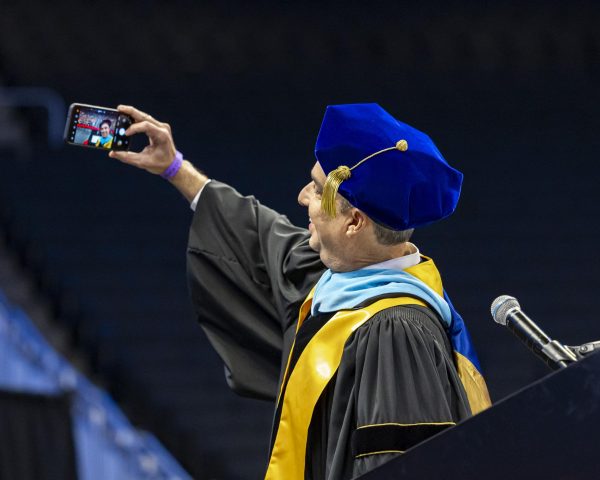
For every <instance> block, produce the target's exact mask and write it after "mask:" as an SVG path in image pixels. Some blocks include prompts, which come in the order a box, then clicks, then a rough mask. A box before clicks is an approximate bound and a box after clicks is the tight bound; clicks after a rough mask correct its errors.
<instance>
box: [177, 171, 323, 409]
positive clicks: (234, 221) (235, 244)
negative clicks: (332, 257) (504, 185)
mask: <svg viewBox="0 0 600 480" xmlns="http://www.w3.org/2000/svg"><path fill="white" fill-rule="evenodd" d="M308 238H309V234H308V231H307V230H306V229H302V228H299V227H296V226H294V225H292V224H291V223H290V222H289V220H288V219H287V217H285V216H283V215H280V214H278V213H277V212H275V211H273V210H271V209H270V208H267V207H265V206H263V205H261V204H260V203H259V202H258V201H257V200H256V199H255V198H254V197H245V196H242V195H240V194H239V193H238V192H237V191H235V190H234V189H233V188H231V187H229V186H228V185H225V184H223V183H220V182H217V181H215V180H213V181H211V182H210V183H209V184H207V185H206V187H205V188H204V191H203V192H202V196H201V198H200V201H199V202H198V205H197V207H196V211H195V213H194V219H193V222H192V225H191V228H190V234H189V241H188V253H187V272H188V284H189V288H190V293H191V297H192V302H193V304H194V307H195V310H196V313H197V315H198V319H199V321H200V323H201V325H202V327H203V329H204V330H205V332H206V334H207V336H208V338H209V340H210V342H211V343H212V345H213V346H214V348H215V349H216V351H217V352H218V353H219V355H220V356H221V358H222V359H223V361H224V363H225V367H226V376H227V381H228V383H229V385H230V386H231V388H233V389H234V390H235V391H237V392H238V393H240V394H243V395H248V396H254V397H259V398H274V396H275V392H276V389H277V383H278V381H279V375H280V369H281V359H282V353H284V354H285V350H286V349H287V348H288V347H289V344H290V343H291V340H292V338H293V333H294V332H293V329H292V328H291V327H292V326H293V325H294V323H295V321H296V320H297V315H298V308H299V306H300V304H301V303H302V301H303V300H304V298H305V297H306V295H307V294H308V292H309V290H310V288H311V287H312V286H313V285H314V284H315V283H316V281H317V280H318V278H319V276H320V275H321V273H322V272H323V270H324V267H323V265H322V264H321V262H320V260H319V256H318V254H317V253H316V252H314V251H313V250H312V249H310V247H309V245H308Z"/></svg>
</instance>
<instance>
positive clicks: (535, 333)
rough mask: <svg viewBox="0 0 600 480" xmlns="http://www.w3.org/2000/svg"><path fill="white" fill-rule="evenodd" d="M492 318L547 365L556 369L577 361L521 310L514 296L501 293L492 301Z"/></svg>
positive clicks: (573, 355) (565, 348)
mask: <svg viewBox="0 0 600 480" xmlns="http://www.w3.org/2000/svg"><path fill="white" fill-rule="evenodd" d="M491 313H492V318H493V319H494V321H495V322H496V323H499V324H500V325H504V326H506V327H507V328H508V329H509V330H510V331H511V332H513V333H514V334H515V336H517V337H518V338H519V339H520V340H521V341H522V342H523V343H525V345H526V346H527V348H529V349H530V350H531V351H532V352H533V353H534V354H535V355H537V356H538V357H539V358H540V359H541V360H542V361H544V362H545V363H546V364H547V365H548V366H550V367H551V368H553V369H555V370H557V369H560V368H565V367H567V366H568V365H569V364H570V363H572V362H575V361H577V357H576V356H575V354H574V353H573V352H572V351H571V350H569V349H568V348H567V347H565V346H564V345H562V344H561V343H559V342H557V341H556V340H552V339H551V338H550V337H549V336H548V335H546V334H545V333H544V332H543V331H542V329H541V328H539V327H538V326H537V325H536V324H535V322H534V321H533V320H531V319H530V318H529V317H528V316H527V315H525V313H524V312H523V311H522V310H521V306H520V305H519V302H518V301H517V299H516V298H514V297H511V296H509V295H501V296H499V297H498V298H496V299H495V300H494V301H493V302H492V307H491Z"/></svg>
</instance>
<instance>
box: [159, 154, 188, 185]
mask: <svg viewBox="0 0 600 480" xmlns="http://www.w3.org/2000/svg"><path fill="white" fill-rule="evenodd" d="M182 164H183V154H182V153H181V152H180V151H179V150H176V151H175V156H174V157H173V160H172V161H171V163H170V164H169V166H168V167H167V168H165V170H164V171H163V172H162V173H161V174H160V176H161V177H162V178H164V179H165V180H171V179H172V178H174V177H175V175H177V173H178V172H179V170H180V169H181V165H182Z"/></svg>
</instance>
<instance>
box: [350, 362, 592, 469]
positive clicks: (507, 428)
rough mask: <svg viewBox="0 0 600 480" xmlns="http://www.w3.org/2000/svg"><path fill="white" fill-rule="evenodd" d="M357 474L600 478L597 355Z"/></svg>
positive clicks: (553, 374) (543, 379)
mask: <svg viewBox="0 0 600 480" xmlns="http://www.w3.org/2000/svg"><path fill="white" fill-rule="evenodd" d="M532 361H533V360H532ZM359 478H360V479H361V480H392V479H393V480H398V479H419V480H427V479H438V478H439V479H444V480H471V479H484V480H495V479H498V480H500V479H501V480H506V479H511V480H516V479H521V478H523V479H525V478H526V479H528V480H536V479H551V480H563V479H564V480H572V479H575V478H600V353H597V354H594V355H591V356H589V357H588V358H585V359H583V360H581V361H579V362H577V363H575V364H573V365H570V366H569V367H568V368H565V369H563V370H559V371H557V372H553V373H551V374H549V375H548V376H546V377H544V378H542V379H541V380H539V381H537V382H535V383H533V384H532V385H530V386H528V387H526V388H524V389H522V390H520V391H518V392H517V393H515V394H513V395H511V396H509V397H506V398H505V399H503V400H501V401H499V402H498V403H496V404H495V405H494V406H492V407H491V408H489V409H488V410H485V411H484V412H481V413H480V414H479V415H476V416H474V417H472V418H469V419H468V420H465V421H464V422H462V423H460V424H458V425H456V426H455V427H453V428H450V429H448V430H446V431H444V432H442V433H440V434H438V435H436V436H434V437H432V438H430V439H428V440H426V441H425V442H423V443H421V444H419V445H417V446H415V447H413V448H412V449H410V450H407V451H406V453H404V454H403V455H402V456H400V457H398V458H396V459H394V460H392V461H390V462H388V463H386V464H384V465H382V466H381V467H379V468H377V469H375V470H373V471H371V472H369V473H367V474H365V475H362V476H361V477H359Z"/></svg>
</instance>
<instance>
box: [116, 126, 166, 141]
mask: <svg viewBox="0 0 600 480" xmlns="http://www.w3.org/2000/svg"><path fill="white" fill-rule="evenodd" d="M136 133H145V134H146V135H148V137H149V138H150V140H151V141H152V143H164V142H165V141H167V140H168V138H169V132H168V131H167V130H166V129H164V128H162V127H159V126H158V125H155V124H154V123H152V122H148V121H143V122H140V123H134V124H133V125H131V126H130V127H129V128H128V129H127V130H126V131H125V135H127V136H128V137H129V136H131V135H135V134H136Z"/></svg>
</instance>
